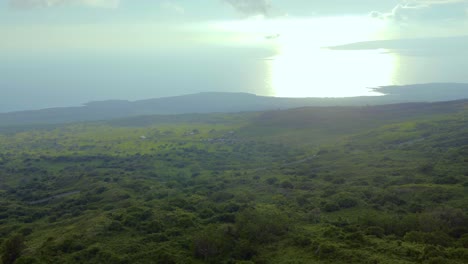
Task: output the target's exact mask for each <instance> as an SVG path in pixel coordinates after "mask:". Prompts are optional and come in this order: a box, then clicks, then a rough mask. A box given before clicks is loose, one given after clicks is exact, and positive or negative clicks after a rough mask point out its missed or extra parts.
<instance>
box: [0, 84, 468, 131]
mask: <svg viewBox="0 0 468 264" xmlns="http://www.w3.org/2000/svg"><path fill="white" fill-rule="evenodd" d="M373 90H374V91H375V92H378V93H381V94H382V96H360V97H344V98H282V97H268V96H257V95H254V94H249V93H226V92H204V93H197V94H189V95H182V96H174V97H164V98H155V99H147V100H139V101H133V102H132V101H125V100H109V101H97V102H90V103H87V104H85V105H83V106H80V107H62V108H48V109H42V110H32V111H20V112H9V113H0V127H6V126H22V125H41V124H60V123H71V122H82V121H98V120H107V119H115V118H124V117H132V116H142V115H171V114H189V113H228V112H247V111H264V110H275V109H291V108H297V107H304V106H364V105H383V104H394V103H405V102H437V101H451V100H459V99H466V98H468V84H462V83H431V84H415V85H404V86H382V87H376V88H373Z"/></svg>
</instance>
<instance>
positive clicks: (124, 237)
mask: <svg viewBox="0 0 468 264" xmlns="http://www.w3.org/2000/svg"><path fill="white" fill-rule="evenodd" d="M467 116H468V112H467V107H466V101H459V102H447V103H437V104H405V105H393V106H383V107H363V108H301V109H295V110H288V111H272V112H266V113H263V114H262V113H260V114H257V113H252V114H250V113H248V114H233V115H224V114H215V115H194V116H175V117H171V118H166V117H141V118H138V119H122V120H116V121H112V122H101V123H84V124H73V125H66V126H58V127H52V128H48V129H37V130H29V129H26V130H23V131H16V132H10V133H6V134H3V135H0V144H1V146H2V148H1V150H0V164H1V166H0V175H1V178H0V196H1V202H0V207H1V208H0V209H1V210H0V234H1V237H2V240H3V242H4V245H6V244H7V243H6V242H7V241H10V240H11V238H12V237H13V236H14V234H18V233H19V234H21V236H22V237H24V240H25V248H24V250H22V255H23V257H22V260H20V261H23V263H205V262H208V263H222V262H224V263H251V262H254V263H414V262H424V263H464V261H465V260H466V258H467V257H468V252H467V249H466V246H467V240H468V236H467V235H466V234H467V231H468V230H467V229H466V226H468V218H467V211H468V208H466V205H467V204H468V195H467V186H468V181H467V178H466V177H467V175H468V171H467V168H468V164H467V162H468V160H467V159H466V157H468V147H467V146H468V142H467V140H468V137H467V136H466V135H467V131H468V120H466V117H467ZM141 136H144V137H145V138H141ZM78 191H79V193H78ZM69 192H70V194H69V195H67V193H69ZM61 194H66V195H64V196H57V198H55V199H50V198H51V197H54V196H56V195H61ZM43 199H50V200H47V201H45V202H39V203H35V202H37V201H41V200H43ZM464 247H465V248H464ZM3 251H5V248H4V250H3ZM28 261H29V262H28ZM242 261H243V262H242ZM249 261H251V262H249Z"/></svg>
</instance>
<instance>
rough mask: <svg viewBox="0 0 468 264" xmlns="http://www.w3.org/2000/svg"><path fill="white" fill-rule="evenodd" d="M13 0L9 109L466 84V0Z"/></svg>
mask: <svg viewBox="0 0 468 264" xmlns="http://www.w3.org/2000/svg"><path fill="white" fill-rule="evenodd" d="M8 3H9V4H6V3H5V5H0V36H1V37H2V41H1V42H0V92H1V96H0V112H7V111H18V110H28V109H40V108H49V107H61V106H78V105H82V104H84V103H87V102H90V101H99V100H112V99H120V100H140V99H148V98H156V97H166V96H176V95H183V94H191V93H198V92H210V91H215V92H216V91H219V92H248V93H253V94H257V95H267V96H281V97H350V96H365V95H375V93H372V92H371V90H370V88H374V87H378V86H386V85H405V84H415V83H431V82H461V83H468V74H466V73H467V71H466V69H468V37H466V36H468V15H467V14H465V13H459V12H458V11H459V10H463V8H466V9H467V10H468V2H466V1H446V2H445V1H444V2H443V1H440V2H430V3H429V2H428V3H425V4H424V5H416V4H414V5H410V4H408V3H407V2H405V1H402V2H401V3H400V1H398V0H391V1H390V0H388V1H379V2H375V3H373V4H369V3H368V1H355V2H353V3H352V4H349V5H348V4H346V3H343V4H342V5H336V4H328V3H325V2H324V3H315V2H313V3H312V2H310V1H291V2H288V3H286V2H285V1H276V0H271V1H263V0H262V1H257V0H249V1H208V0H206V1H205V0H203V4H200V3H199V2H197V3H195V2H185V1H164V2H163V3H162V2H160V1H144V2H143V1H126V0H120V1H119V0H112V1H111V0H93V1H90V0H87V1H84V0H83V1H81V0H77V1H52V2H51V1H46V0H37V1H26V0H10V1H8ZM350 3H351V2H350ZM392 8H393V9H392ZM460 8H462V9H460ZM411 39H412V40H411ZM378 40H391V41H389V42H379V41H378ZM353 43H354V44H353ZM347 44H348V45H351V46H346V45H347ZM340 45H345V46H342V47H337V46H340ZM329 47H334V48H333V49H330V48H329Z"/></svg>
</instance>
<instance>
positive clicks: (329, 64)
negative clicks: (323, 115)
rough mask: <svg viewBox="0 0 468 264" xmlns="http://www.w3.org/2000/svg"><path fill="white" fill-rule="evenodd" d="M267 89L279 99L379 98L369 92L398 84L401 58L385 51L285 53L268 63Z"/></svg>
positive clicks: (316, 50)
mask: <svg viewBox="0 0 468 264" xmlns="http://www.w3.org/2000/svg"><path fill="white" fill-rule="evenodd" d="M265 64H266V68H267V72H268V74H267V76H268V78H267V81H266V82H267V85H269V86H270V89H271V90H272V95H273V96H279V97H350V96H368V95H378V94H377V93H374V92H372V91H371V90H370V89H369V88H374V87H378V86H385V85H392V84H395V82H394V78H395V75H396V72H397V70H398V58H397V55H395V54H390V53H386V52H384V51H382V50H380V51H379V50H364V51H336V50H328V49H321V48H317V49H311V50H309V51H308V52H307V53H300V52H294V51H292V52H290V51H285V52H283V53H281V54H279V55H276V56H275V57H272V58H270V59H268V60H265Z"/></svg>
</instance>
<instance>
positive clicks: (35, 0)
mask: <svg viewBox="0 0 468 264" xmlns="http://www.w3.org/2000/svg"><path fill="white" fill-rule="evenodd" d="M9 4H10V6H11V7H13V8H17V9H33V8H46V7H55V6H63V5H81V6H87V7H96V8H117V7H118V6H119V4H120V0H10V2H9Z"/></svg>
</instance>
